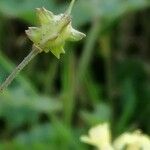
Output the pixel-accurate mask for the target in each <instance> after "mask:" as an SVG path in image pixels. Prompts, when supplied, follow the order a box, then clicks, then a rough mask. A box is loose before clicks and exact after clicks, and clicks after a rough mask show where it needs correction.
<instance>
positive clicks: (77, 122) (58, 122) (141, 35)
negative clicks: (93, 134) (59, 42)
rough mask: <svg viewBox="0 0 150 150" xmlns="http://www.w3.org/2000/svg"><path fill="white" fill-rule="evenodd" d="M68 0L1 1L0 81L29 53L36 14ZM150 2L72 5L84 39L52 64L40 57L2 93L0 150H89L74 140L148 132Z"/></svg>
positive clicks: (103, 0) (99, 0)
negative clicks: (104, 129)
mask: <svg viewBox="0 0 150 150" xmlns="http://www.w3.org/2000/svg"><path fill="white" fill-rule="evenodd" d="M69 2H70V1H69V0H0V83H2V81H3V80H4V79H5V78H6V76H7V75H8V74H9V73H10V72H11V71H12V69H13V68H14V67H15V66H16V65H17V64H18V63H20V62H21V61H22V59H23V58H24V57H25V56H26V55H27V54H28V53H29V52H30V50H31V46H32V42H31V41H29V40H28V39H27V37H26V35H25V33H24V31H25V29H27V27H28V26H33V25H37V20H36V17H35V8H37V7H41V6H44V7H45V8H47V9H49V10H51V11H53V12H54V13H56V14H57V13H60V12H63V11H64V10H65V9H66V8H67V6H68V4H69ZM149 6H150V1H149V0H77V2H76V4H75V7H74V9H73V13H72V15H73V24H74V26H75V27H76V28H78V29H80V31H82V32H84V33H86V35H87V37H86V38H85V39H84V40H82V41H80V42H78V43H68V44H67V45H66V47H65V50H66V54H65V55H62V56H61V59H60V60H57V59H56V58H55V57H54V56H53V55H52V53H48V54H45V53H42V54H39V56H37V57H36V58H35V59H34V60H33V61H32V62H31V63H30V64H29V65H28V66H27V67H26V68H25V69H24V70H23V71H22V73H21V74H20V75H19V76H18V77H17V78H16V79H15V81H14V82H13V83H12V84H11V85H10V86H9V88H8V90H7V91H5V92H4V94H0V150H27V149H29V150H30V149H32V150H70V149H72V150H87V149H88V148H90V147H88V146H87V145H85V144H83V143H81V142H80V140H79V137H80V136H81V135H82V134H84V133H87V129H88V128H90V127H91V126H93V125H95V124H98V123H101V122H105V121H107V122H109V123H110V124H111V125H112V126H111V127H112V132H113V136H114V137H116V136H117V135H119V134H121V133H122V132H124V131H132V130H134V129H137V128H140V129H141V130H142V131H143V132H144V133H146V134H150V119H149V116H150V51H149V50H150V7H149Z"/></svg>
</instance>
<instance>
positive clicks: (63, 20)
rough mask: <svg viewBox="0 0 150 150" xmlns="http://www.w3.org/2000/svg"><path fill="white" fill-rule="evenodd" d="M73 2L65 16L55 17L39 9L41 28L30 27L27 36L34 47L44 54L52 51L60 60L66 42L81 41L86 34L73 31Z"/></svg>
mask: <svg viewBox="0 0 150 150" xmlns="http://www.w3.org/2000/svg"><path fill="white" fill-rule="evenodd" d="M73 3H74V0H73V1H72V3H71V5H70V7H69V9H68V11H66V13H64V14H59V15H54V14H53V13H52V12H50V11H48V10H46V9H45V8H44V7H43V8H37V10H36V12H37V17H38V20H39V23H40V26H39V27H29V29H28V30H26V34H27V36H28V37H29V39H30V40H31V41H33V43H34V45H35V46H36V47H37V48H38V49H39V50H40V51H41V52H42V51H44V52H49V51H51V52H52V53H53V54H54V55H55V56H56V57H57V58H58V59H59V58H60V54H61V53H65V51H64V45H65V42H66V41H79V40H81V39H82V38H83V37H85V34H83V33H81V32H79V31H77V30H75V29H73V27H72V25H71V16H70V12H71V9H72V6H73Z"/></svg>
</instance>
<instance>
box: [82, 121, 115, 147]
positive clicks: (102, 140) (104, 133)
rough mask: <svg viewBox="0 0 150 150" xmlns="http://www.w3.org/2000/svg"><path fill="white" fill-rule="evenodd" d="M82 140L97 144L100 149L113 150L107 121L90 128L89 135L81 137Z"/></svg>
mask: <svg viewBox="0 0 150 150" xmlns="http://www.w3.org/2000/svg"><path fill="white" fill-rule="evenodd" d="M81 141H83V142H85V143H88V144H91V145H93V146H96V147H97V148H98V149H99V150H113V148H112V147H111V144H110V143H111V135H110V129H109V125H108V124H107V123H104V124H100V125H98V126H95V127H93V128H92V129H90V130H89V134H88V135H84V136H82V137H81Z"/></svg>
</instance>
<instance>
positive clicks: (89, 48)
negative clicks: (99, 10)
mask: <svg viewBox="0 0 150 150" xmlns="http://www.w3.org/2000/svg"><path fill="white" fill-rule="evenodd" d="M99 32H100V20H99V18H95V20H94V21H93V24H92V27H91V30H90V32H89V35H87V41H86V43H85V47H84V49H83V53H82V56H81V58H80V62H79V64H80V65H79V69H78V77H77V80H78V81H79V83H80V82H81V80H82V79H83V76H84V74H85V73H86V70H87V69H88V66H89V64H90V61H91V59H92V56H93V55H92V53H93V50H94V45H95V43H96V40H97V38H98V36H99Z"/></svg>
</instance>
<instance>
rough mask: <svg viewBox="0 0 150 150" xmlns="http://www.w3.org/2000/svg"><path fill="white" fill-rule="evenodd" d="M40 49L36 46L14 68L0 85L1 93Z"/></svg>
mask: <svg viewBox="0 0 150 150" xmlns="http://www.w3.org/2000/svg"><path fill="white" fill-rule="evenodd" d="M38 53H40V51H39V50H38V48H36V47H34V48H33V49H32V51H31V52H30V53H29V54H28V56H27V57H25V58H24V60H23V61H22V62H21V63H20V64H19V65H18V66H17V67H16V68H15V69H14V70H13V72H12V73H11V74H10V75H9V76H8V77H7V78H6V80H5V81H4V82H3V83H2V85H1V86H0V93H1V92H3V91H4V90H5V89H6V88H7V87H8V85H9V84H10V83H11V82H12V81H13V80H14V78H15V77H16V76H17V75H18V74H19V72H20V71H21V70H22V69H23V68H24V67H25V66H26V65H27V64H28V63H29V62H30V61H31V60H32V59H33V58H34V57H35V56H36V55H37V54H38Z"/></svg>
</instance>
